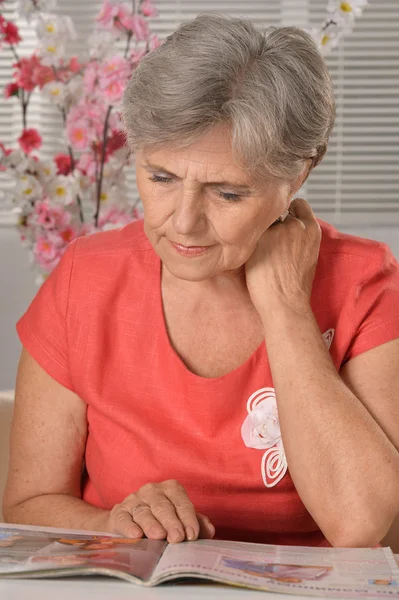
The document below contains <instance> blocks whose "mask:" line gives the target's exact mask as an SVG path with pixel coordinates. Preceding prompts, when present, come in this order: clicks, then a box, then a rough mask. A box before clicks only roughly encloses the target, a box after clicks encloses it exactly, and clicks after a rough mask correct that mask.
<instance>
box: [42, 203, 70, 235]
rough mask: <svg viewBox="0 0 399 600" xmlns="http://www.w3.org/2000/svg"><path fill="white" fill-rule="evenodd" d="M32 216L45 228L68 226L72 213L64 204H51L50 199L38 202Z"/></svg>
mask: <svg viewBox="0 0 399 600" xmlns="http://www.w3.org/2000/svg"><path fill="white" fill-rule="evenodd" d="M32 218H33V220H34V222H35V223H36V225H39V226H40V227H42V228H43V229H55V228H65V227H67V226H68V225H69V224H70V222H71V219H72V216H71V213H70V212H68V211H67V210H65V208H64V207H63V206H59V205H54V204H50V202H49V200H42V201H41V202H36V203H35V207H34V213H33V215H32Z"/></svg>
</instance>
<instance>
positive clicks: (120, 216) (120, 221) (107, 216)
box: [98, 206, 132, 229]
mask: <svg viewBox="0 0 399 600" xmlns="http://www.w3.org/2000/svg"><path fill="white" fill-rule="evenodd" d="M131 221H132V214H131V213H130V212H129V211H126V210H122V209H120V208H118V207H117V206H110V207H109V208H107V209H106V210H104V211H103V212H102V213H101V214H100V218H99V220H98V227H99V229H104V228H105V229H112V228H113V227H123V225H127V223H130V222H131Z"/></svg>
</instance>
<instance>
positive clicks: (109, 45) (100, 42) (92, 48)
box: [88, 31, 115, 60]
mask: <svg viewBox="0 0 399 600" xmlns="http://www.w3.org/2000/svg"><path fill="white" fill-rule="evenodd" d="M114 44H115V37H114V36H113V35H112V33H111V32H110V31H94V32H93V33H92V34H91V35H90V36H89V39H88V45H89V54H90V58H93V59H97V60H101V59H102V58H104V57H105V56H107V55H108V54H110V52H111V50H113V49H114Z"/></svg>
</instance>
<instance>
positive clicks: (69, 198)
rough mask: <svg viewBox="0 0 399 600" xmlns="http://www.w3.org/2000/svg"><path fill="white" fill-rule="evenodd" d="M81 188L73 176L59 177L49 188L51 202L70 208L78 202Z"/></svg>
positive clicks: (51, 182)
mask: <svg viewBox="0 0 399 600" xmlns="http://www.w3.org/2000/svg"><path fill="white" fill-rule="evenodd" d="M78 189H79V186H78V184H77V181H76V179H75V178H74V177H73V176H72V175H57V177H55V178H54V179H53V180H52V181H50V183H49V185H48V186H47V193H48V195H49V197H50V198H51V200H53V201H54V202H58V203H59V204H63V205H64V206H68V205H70V204H72V203H74V202H75V201H76V194H77V193H78Z"/></svg>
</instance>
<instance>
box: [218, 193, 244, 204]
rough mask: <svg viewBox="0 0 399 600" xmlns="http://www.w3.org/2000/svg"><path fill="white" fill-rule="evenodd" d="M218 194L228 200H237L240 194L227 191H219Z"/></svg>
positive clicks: (239, 198)
mask: <svg viewBox="0 0 399 600" xmlns="http://www.w3.org/2000/svg"><path fill="white" fill-rule="evenodd" d="M219 195H220V196H222V198H224V199H225V200H229V201H230V202H237V201H238V200H241V196H238V195H237V194H229V193H228V192H219Z"/></svg>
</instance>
